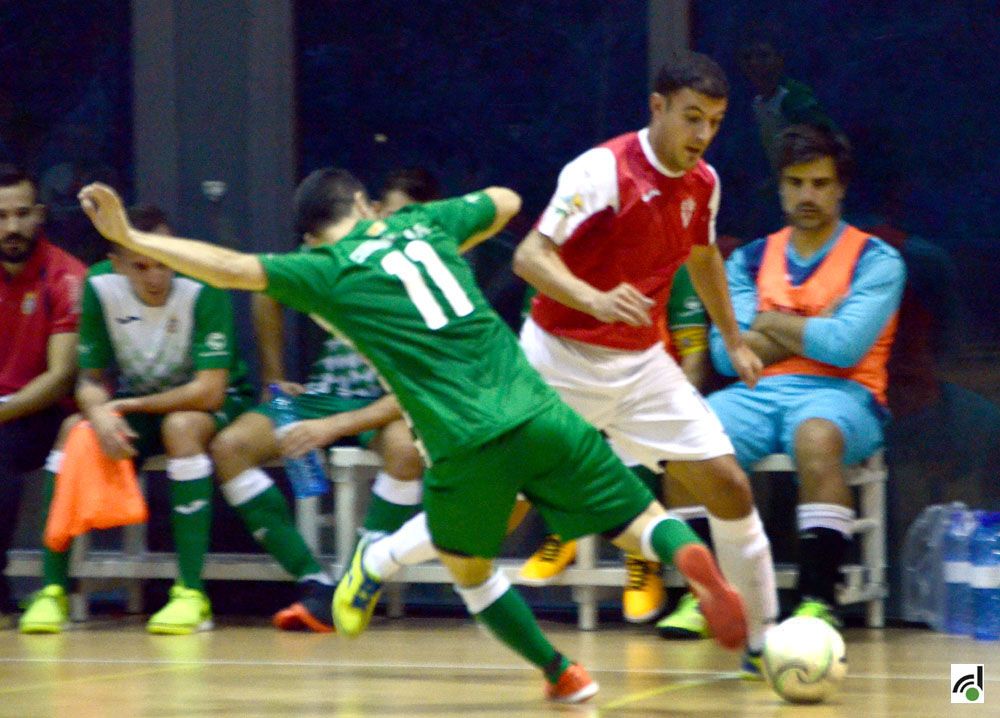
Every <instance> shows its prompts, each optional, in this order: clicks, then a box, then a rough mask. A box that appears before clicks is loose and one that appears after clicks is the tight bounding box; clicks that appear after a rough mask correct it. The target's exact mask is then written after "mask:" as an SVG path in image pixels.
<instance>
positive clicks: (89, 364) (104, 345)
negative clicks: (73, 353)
mask: <svg viewBox="0 0 1000 718" xmlns="http://www.w3.org/2000/svg"><path fill="white" fill-rule="evenodd" d="M77 363H78V364H79V366H80V368H81V369H106V368H108V367H109V366H111V365H112V364H113V363H114V351H113V350H112V348H111V337H109V336H108V327H107V325H106V324H105V323H104V307H102V306H101V300H100V299H98V298H97V292H95V291H94V287H93V286H92V285H91V284H90V281H89V278H88V280H87V281H85V282H84V283H83V301H82V303H81V309H80V334H79V339H78V343H77Z"/></svg>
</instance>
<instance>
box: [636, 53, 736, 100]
mask: <svg viewBox="0 0 1000 718" xmlns="http://www.w3.org/2000/svg"><path fill="white" fill-rule="evenodd" d="M685 87H687V88H690V89H692V90H694V91H695V92H700V93H701V94H702V95H707V96H708V97H714V98H716V99H724V98H727V97H729V81H728V80H726V73H725V72H724V71H723V69H722V68H721V67H720V66H719V63H717V62H716V61H715V60H713V59H712V58H710V57H709V56H708V55H702V54H701V53H700V52H690V51H688V50H678V51H675V52H673V53H671V55H670V59H669V60H667V61H666V62H665V63H663V66H662V67H661V68H660V70H659V72H657V73H656V82H654V83H653V91H654V92H658V93H660V94H661V95H663V96H664V97H670V95H672V94H673V93H675V92H677V91H678V90H681V89H683V88H685Z"/></svg>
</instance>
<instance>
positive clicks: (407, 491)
mask: <svg viewBox="0 0 1000 718" xmlns="http://www.w3.org/2000/svg"><path fill="white" fill-rule="evenodd" d="M372 493H373V494H375V495H376V496H378V497H380V498H383V499H385V500H386V501H388V502H389V503H390V504H397V505H399V506H416V505H417V504H419V503H420V502H421V501H422V500H423V495H424V482H423V481H419V480H418V481H400V480H399V479H397V478H394V477H393V476H392V475H391V474H387V473H386V472H384V471H379V472H378V473H377V474H376V475H375V483H374V484H372Z"/></svg>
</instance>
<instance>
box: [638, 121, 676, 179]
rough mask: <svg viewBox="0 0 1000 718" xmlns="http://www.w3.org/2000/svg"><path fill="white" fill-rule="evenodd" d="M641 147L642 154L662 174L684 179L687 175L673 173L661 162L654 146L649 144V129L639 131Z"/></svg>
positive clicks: (644, 128)
mask: <svg viewBox="0 0 1000 718" xmlns="http://www.w3.org/2000/svg"><path fill="white" fill-rule="evenodd" d="M639 146H641V147H642V154H644V155H646V159H647V160H649V164H651V165H653V167H655V168H656V170H657V171H658V172H659V173H660V174H664V175H666V176H667V177H683V176H684V175H685V173H684V172H671V171H670V170H668V169H667V166H666V165H665V164H663V163H662V162H660V158H659V157H657V156H656V153H655V152H653V146H652V145H651V144H649V128H648V127H643V128H642V129H641V130H639Z"/></svg>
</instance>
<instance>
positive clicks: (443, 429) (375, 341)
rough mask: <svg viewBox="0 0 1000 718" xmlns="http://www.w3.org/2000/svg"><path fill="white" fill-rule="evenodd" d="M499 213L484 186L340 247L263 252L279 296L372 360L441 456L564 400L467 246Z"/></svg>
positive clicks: (371, 228) (363, 225)
mask: <svg viewBox="0 0 1000 718" xmlns="http://www.w3.org/2000/svg"><path fill="white" fill-rule="evenodd" d="M495 213H496V208H495V207H494V206H493V203H492V201H491V200H490V199H489V197H488V195H486V194H483V193H475V194H470V195H466V196H465V197H461V198H456V199H449V200H443V201H440V202H432V203H429V204H423V205H412V206H409V207H406V208H404V209H402V210H400V211H399V212H397V213H396V214H394V215H392V216H391V217H389V218H387V219H384V220H378V221H368V220H365V221H361V222H359V223H358V224H357V226H356V227H355V228H354V229H353V230H352V231H351V233H350V234H348V235H347V236H346V237H344V238H343V239H341V240H340V241H338V242H336V243H335V244H326V245H321V246H317V247H312V248H311V249H309V250H308V251H305V252H296V253H292V254H284V255H262V256H261V257H260V259H261V263H262V264H263V267H264V270H265V272H266V273H267V280H268V286H267V290H266V291H267V293H268V294H269V295H271V296H273V297H274V298H275V299H277V300H278V301H279V302H281V303H282V304H286V305H288V306H290V307H292V308H294V309H297V310H299V311H302V312H307V313H309V314H312V315H313V316H314V318H315V319H317V320H318V321H320V322H321V323H323V324H324V325H326V326H328V327H329V328H330V329H331V330H332V331H336V332H337V333H338V334H340V335H342V336H344V337H346V338H347V339H348V340H350V341H351V342H352V343H353V344H354V346H355V347H356V348H357V349H358V350H359V351H360V352H361V353H362V354H364V355H365V357H367V358H368V360H369V361H370V362H371V364H372V366H374V367H375V369H376V370H377V371H378V373H379V375H380V376H381V378H382V380H383V382H384V383H385V384H387V385H388V387H389V388H390V389H391V390H392V391H393V392H394V393H395V394H396V398H397V399H398V400H399V403H400V405H401V406H402V407H403V410H404V411H405V412H406V414H407V415H408V417H409V420H410V422H411V426H412V427H413V429H414V432H415V433H416V435H417V438H418V444H421V445H422V447H423V449H424V452H425V454H426V455H427V457H428V458H429V459H430V460H431V461H436V460H439V459H442V458H445V457H447V456H451V455H453V454H455V453H457V452H459V451H467V450H469V449H471V448H474V447H476V446H479V445H481V444H484V443H486V442H487V441H489V440H491V439H493V438H496V437H498V436H500V435H501V434H503V433H505V432H507V431H509V430H510V429H512V428H514V427H516V426H518V425H520V424H523V423H524V422H525V421H527V420H528V419H530V418H531V417H533V416H535V415H536V414H538V413H540V412H541V411H543V410H545V409H546V408H547V407H548V406H550V405H551V404H553V403H554V402H557V401H558V397H557V396H556V394H555V393H554V392H553V391H552V390H551V389H550V388H549V387H548V386H547V385H546V384H545V382H544V381H542V378H541V377H540V376H539V375H538V374H537V373H536V372H535V370H534V369H532V368H531V366H530V365H529V364H528V361H527V359H525V357H524V355H523V354H522V353H521V350H520V348H519V347H518V344H517V339H516V337H515V336H514V334H513V333H512V332H511V331H510V329H509V328H508V327H507V325H506V324H505V323H504V322H503V320H502V319H501V318H500V317H499V316H498V315H497V314H496V312H494V311H493V309H492V308H491V307H490V306H489V304H488V302H487V301H486V298H485V297H484V296H483V295H482V292H480V290H479V287H478V286H476V283H475V279H474V278H473V274H472V270H471V269H470V267H469V265H468V264H466V263H465V261H464V260H463V259H462V258H461V257H460V256H459V254H458V245H459V244H460V243H461V242H463V241H464V240H465V239H466V238H468V237H470V236H472V235H473V234H475V233H476V232H479V231H481V230H483V229H486V228H487V227H488V226H489V225H490V224H491V223H492V222H493V218H494V216H495Z"/></svg>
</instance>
